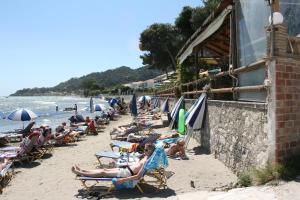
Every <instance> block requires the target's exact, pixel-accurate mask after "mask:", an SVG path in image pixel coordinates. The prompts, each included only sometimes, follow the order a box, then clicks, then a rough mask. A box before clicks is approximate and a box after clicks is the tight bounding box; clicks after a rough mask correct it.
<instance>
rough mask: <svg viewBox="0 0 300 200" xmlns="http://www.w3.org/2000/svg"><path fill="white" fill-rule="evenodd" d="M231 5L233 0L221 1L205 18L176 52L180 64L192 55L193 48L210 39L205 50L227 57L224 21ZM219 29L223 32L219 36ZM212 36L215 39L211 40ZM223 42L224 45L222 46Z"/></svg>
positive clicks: (226, 30)
mask: <svg viewBox="0 0 300 200" xmlns="http://www.w3.org/2000/svg"><path fill="white" fill-rule="evenodd" d="M232 4H233V0H222V1H221V2H220V4H219V5H218V6H217V8H216V9H215V11H214V12H212V13H211V14H210V15H209V16H208V17H207V19H206V20H205V21H204V22H203V24H202V25H201V26H200V27H199V28H198V29H197V31H195V33H194V34H193V35H192V36H191V37H190V38H189V39H188V40H187V41H186V43H185V44H184V45H183V47H182V48H181V49H180V51H179V52H178V54H177V59H179V62H180V63H182V62H183V61H184V60H185V59H186V58H187V57H188V55H190V54H191V53H192V51H193V49H194V47H196V46H197V45H199V44H201V43H202V42H204V41H206V40H207V39H211V42H209V44H207V45H205V48H207V49H209V50H212V51H214V52H216V53H218V54H220V55H226V54H227V55H228V53H229V49H228V48H226V46H228V44H229V41H227V40H229V34H230V30H229V29H228V19H226V17H227V16H228V14H229V13H230V11H231V10H229V9H230V5H232ZM224 24H225V26H224ZM220 28H222V29H224V30H223V31H221V32H222V33H220V34H219V32H220V31H218V29H220ZM216 33H217V34H218V35H217V34H216ZM213 34H215V35H217V36H216V37H215V38H211V36H212V35H213ZM220 41H221V42H220ZM223 42H224V44H222V43H223Z"/></svg>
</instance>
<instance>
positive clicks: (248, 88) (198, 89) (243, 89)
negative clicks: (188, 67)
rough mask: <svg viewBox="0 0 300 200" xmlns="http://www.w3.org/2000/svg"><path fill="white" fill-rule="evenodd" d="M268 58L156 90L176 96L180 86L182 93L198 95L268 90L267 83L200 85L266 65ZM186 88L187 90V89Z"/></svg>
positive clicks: (161, 94)
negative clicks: (252, 84) (218, 86)
mask: <svg viewBox="0 0 300 200" xmlns="http://www.w3.org/2000/svg"><path fill="white" fill-rule="evenodd" d="M265 63H266V59H262V60H260V61H258V62H255V63H252V64H250V65H247V66H242V67H239V68H237V69H233V70H231V71H225V72H220V73H218V74H215V75H211V76H208V77H203V78H201V79H198V80H195V81H191V82H188V83H184V84H181V85H180V86H177V87H171V88H168V89H165V90H161V91H158V92H156V95H157V96H161V97H165V96H169V97H175V96H176V92H175V91H176V89H177V90H178V88H180V91H181V94H180V95H185V96H188V95H198V94H201V93H203V92H207V93H216V94H217V93H235V92H261V91H265V90H266V86H265V85H255V86H243V87H225V88H210V87H208V88H205V89H203V86H202V87H200V86H199V85H201V84H202V85H203V84H208V83H210V82H211V81H212V80H217V79H219V78H221V77H225V76H229V75H231V77H233V76H234V75H237V74H240V73H243V72H248V71H253V70H256V69H258V68H261V67H265ZM190 87H191V88H192V90H189V88H190ZM185 90H186V91H185Z"/></svg>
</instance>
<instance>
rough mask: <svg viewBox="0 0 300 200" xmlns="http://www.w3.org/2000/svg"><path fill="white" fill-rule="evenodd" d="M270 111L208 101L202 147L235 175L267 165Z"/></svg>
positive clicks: (260, 106) (261, 106)
mask: <svg viewBox="0 0 300 200" xmlns="http://www.w3.org/2000/svg"><path fill="white" fill-rule="evenodd" d="M267 129H268V128H267V109H266V104H262V103H243V102H228V101H212V100H211V101H208V109H207V115H206V120H205V130H204V131H202V132H201V136H202V139H201V145H202V146H203V147H205V148H207V149H209V150H210V152H211V153H212V154H213V155H214V156H215V157H216V158H218V159H219V160H221V161H222V162H223V163H224V164H225V165H226V166H228V167H229V168H231V169H232V170H233V171H235V172H241V171H243V170H245V169H248V168H250V167H253V166H255V167H262V166H264V165H265V164H266V163H267V161H268V136H267V135H268V133H267V132H268V130H267Z"/></svg>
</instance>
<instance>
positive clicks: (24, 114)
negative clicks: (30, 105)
mask: <svg viewBox="0 0 300 200" xmlns="http://www.w3.org/2000/svg"><path fill="white" fill-rule="evenodd" d="M37 117H38V116H37V115H36V114H35V113H34V112H32V111H31V110H28V109H25V108H21V109H17V110H15V111H13V112H11V113H10V114H9V115H8V116H7V119H9V120H12V121H22V122H23V128H24V121H30V120H33V119H35V118H37Z"/></svg>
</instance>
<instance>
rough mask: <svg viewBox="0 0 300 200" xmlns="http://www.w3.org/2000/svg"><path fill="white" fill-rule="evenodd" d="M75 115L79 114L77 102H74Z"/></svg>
mask: <svg viewBox="0 0 300 200" xmlns="http://www.w3.org/2000/svg"><path fill="white" fill-rule="evenodd" d="M74 110H75V115H77V104H76V103H75V104H74Z"/></svg>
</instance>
